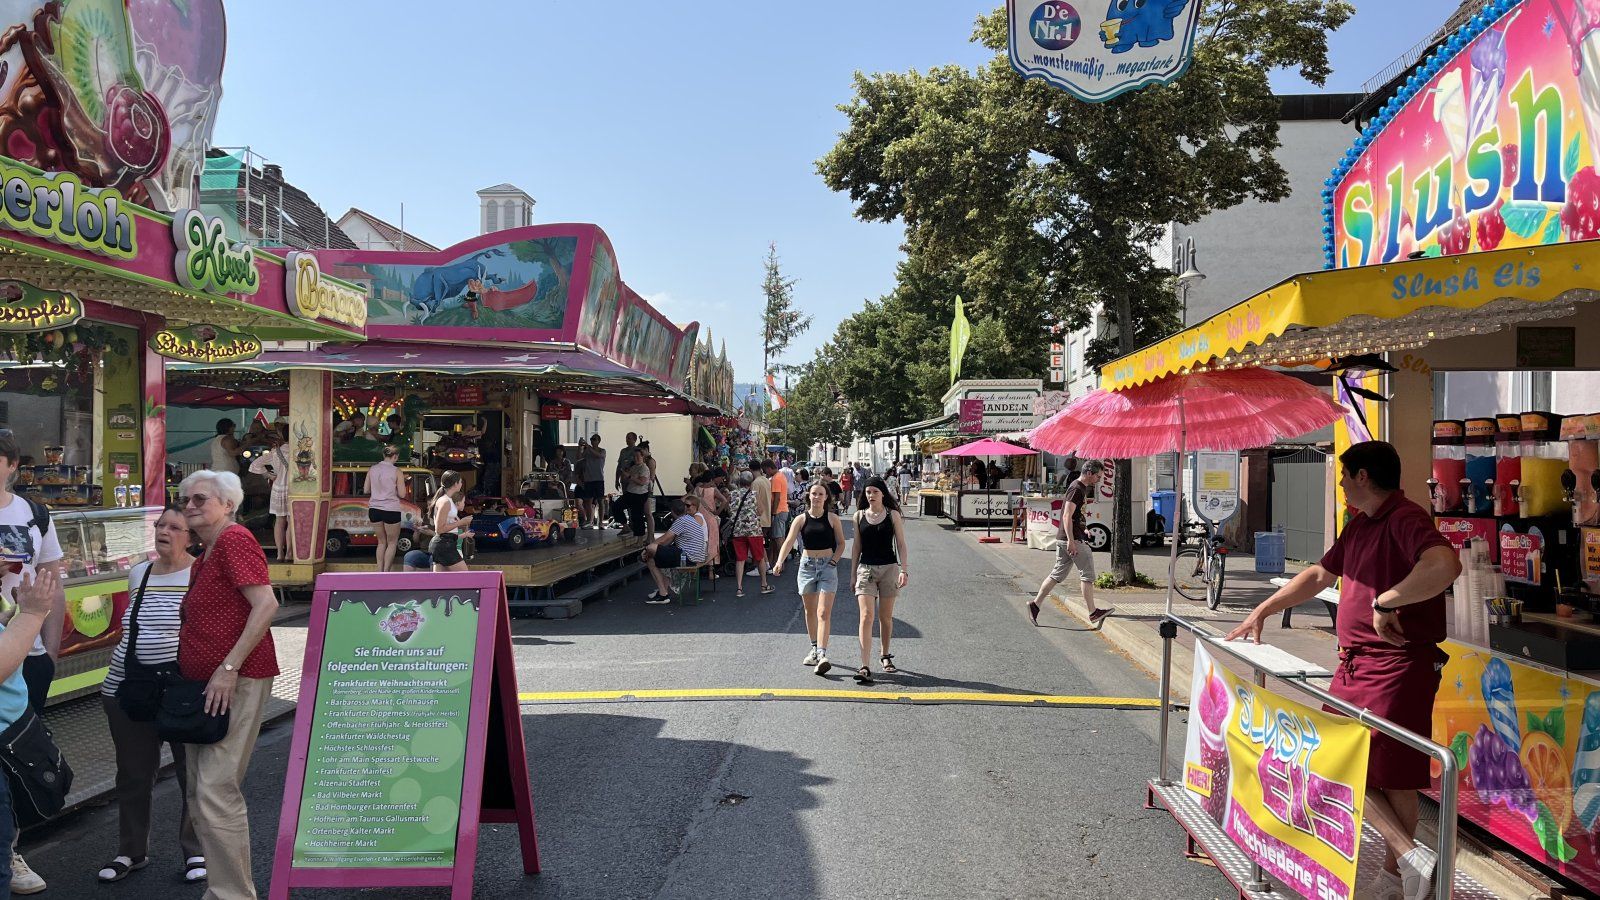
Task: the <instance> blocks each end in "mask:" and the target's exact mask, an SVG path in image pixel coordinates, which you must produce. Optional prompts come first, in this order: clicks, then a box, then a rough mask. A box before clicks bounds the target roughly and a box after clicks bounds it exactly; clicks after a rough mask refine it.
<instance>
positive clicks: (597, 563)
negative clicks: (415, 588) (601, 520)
mask: <svg viewBox="0 0 1600 900" xmlns="http://www.w3.org/2000/svg"><path fill="white" fill-rule="evenodd" d="M647 540H648V539H647V538H645V537H634V536H633V535H632V534H625V533H623V532H621V531H618V530H617V529H615V528H611V527H609V526H608V527H606V528H604V529H602V530H599V531H596V530H594V529H592V528H584V529H581V530H579V531H578V532H577V536H576V537H575V538H574V539H573V540H571V541H560V542H558V543H555V544H547V545H541V546H538V547H528V548H526V549H523V550H499V549H494V548H492V547H482V546H480V547H479V548H478V553H477V555H476V556H474V557H473V558H472V561H471V562H470V563H469V564H468V565H469V566H470V567H471V568H472V569H473V570H475V571H483V570H496V571H499V572H501V573H502V574H503V575H504V577H505V583H506V589H507V591H508V593H509V594H510V597H511V602H510V605H511V610H512V612H513V614H516V613H518V612H524V611H530V609H531V611H533V612H534V613H536V614H537V613H538V611H539V607H542V606H545V605H549V604H553V603H555V602H556V601H557V599H558V598H557V596H556V588H557V586H558V585H560V584H562V583H563V582H568V581H571V580H574V579H577V578H579V577H580V576H600V575H603V574H604V573H602V572H601V571H599V570H602V569H606V568H610V567H613V565H614V564H616V563H619V562H621V561H623V560H624V559H625V558H626V557H627V556H629V555H630V554H636V553H638V552H639V551H640V550H641V549H643V548H644V545H645V544H646V543H647ZM269 570H270V572H271V575H272V583H273V586H274V587H278V588H289V589H301V590H307V589H309V588H310V587H311V585H312V583H313V582H315V581H316V575H317V573H319V572H371V571H372V570H373V560H372V558H371V557H365V558H363V557H361V556H342V557H334V558H332V559H329V560H328V561H327V562H325V563H323V564H321V565H320V566H311V565H304V564H296V565H289V564H281V563H280V564H273V565H271V566H270V567H269ZM578 608H579V609H581V605H580V606H579V607H578ZM573 612H575V610H574V611H573ZM569 615H570V613H569ZM558 617H560V618H565V617H566V616H558Z"/></svg>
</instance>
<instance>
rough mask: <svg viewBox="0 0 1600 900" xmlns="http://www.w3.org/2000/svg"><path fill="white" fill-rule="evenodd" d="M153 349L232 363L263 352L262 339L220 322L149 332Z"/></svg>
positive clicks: (182, 359) (179, 356) (181, 358)
mask: <svg viewBox="0 0 1600 900" xmlns="http://www.w3.org/2000/svg"><path fill="white" fill-rule="evenodd" d="M150 349H151V350H154V351H155V352H156V355H158V356H164V357H166V358H167V359H175V360H178V361H179V362H192V363H231V362H244V361H245V360H247V359H255V358H256V357H258V356H260V355H261V341H259V340H257V339H256V338H254V337H252V336H250V335H248V334H245V333H244V332H242V331H234V330H232V329H228V328H222V327H220V326H217V325H190V326H188V327H186V328H163V329H161V330H160V331H158V332H156V333H155V334H152V335H150Z"/></svg>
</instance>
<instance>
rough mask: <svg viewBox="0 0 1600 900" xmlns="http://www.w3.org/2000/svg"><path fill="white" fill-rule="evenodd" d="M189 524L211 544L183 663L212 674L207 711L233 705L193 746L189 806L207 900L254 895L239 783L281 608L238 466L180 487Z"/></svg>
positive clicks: (196, 586) (199, 568)
mask: <svg viewBox="0 0 1600 900" xmlns="http://www.w3.org/2000/svg"><path fill="white" fill-rule="evenodd" d="M178 502H179V503H180V504H181V505H182V507H183V514H184V518H185V519H186V520H187V521H188V523H189V530H190V531H191V532H193V534H194V536H195V538H196V539H197V540H199V542H200V543H201V544H202V545H203V546H204V548H205V550H204V552H202V553H201V554H200V557H199V558H198V559H196V560H195V563H194V566H193V568H192V569H191V572H190V579H189V593H188V596H187V597H185V598H184V602H183V624H182V626H181V627H180V629H179V631H178V668H179V670H180V671H181V672H182V673H183V677H184V678H187V679H189V680H191V681H201V682H205V685H206V688H205V710H206V712H207V713H209V714H211V715H222V714H224V713H227V714H228V716H229V720H228V733H227V736H225V737H224V738H223V739H222V740H221V741H218V742H217V743H215V744H194V745H190V746H189V748H188V754H187V756H188V758H187V759H186V760H185V768H186V771H187V773H188V776H189V779H188V780H189V790H190V797H189V809H190V813H191V815H192V817H193V819H194V825H195V831H196V833H197V834H198V835H199V837H200V845H201V847H202V848H204V850H205V856H206V862H207V864H208V865H207V869H208V871H207V875H208V876H209V880H210V885H209V888H208V890H207V891H206V898H207V900H212V898H215V900H254V898H255V897H256V888H255V881H254V879H253V878H252V877H251V874H250V819H249V813H248V811H247V810H246V809H245V799H244V792H243V791H242V790H241V789H240V784H241V782H242V781H243V779H244V774H245V770H246V769H248V768H249V765H250V754H251V751H252V750H254V749H255V744H256V736H257V734H258V733H259V732H260V730H261V715H262V712H263V710H264V709H265V707H266V701H267V697H268V696H270V695H271V690H272V679H273V677H274V676H276V675H277V674H278V656H277V650H276V649H275V648H274V646H273V643H272V632H271V628H272V617H273V614H274V613H275V612H277V609H278V601H277V598H276V597H274V596H273V593H272V586H271V582H270V579H269V578H268V577H267V557H266V554H265V553H263V552H261V545H260V544H258V543H257V542H256V539H255V537H254V536H253V535H251V534H250V530H249V529H248V528H245V527H244V526H243V525H240V524H239V523H238V522H236V521H235V520H234V516H235V515H236V514H237V513H238V510H239V505H240V504H241V503H243V502H244V491H243V489H242V488H241V487H240V486H239V476H237V475H235V474H233V473H232V472H217V471H214V470H206V469H202V470H201V471H198V472H195V473H194V474H192V475H190V476H189V477H187V478H185V479H184V480H183V483H182V484H180V485H179V486H178Z"/></svg>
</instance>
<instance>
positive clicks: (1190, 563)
mask: <svg viewBox="0 0 1600 900" xmlns="http://www.w3.org/2000/svg"><path fill="white" fill-rule="evenodd" d="M1191 536H1192V537H1196V538H1198V539H1199V541H1200V545H1199V546H1198V547H1185V548H1183V549H1182V550H1179V551H1178V560H1177V568H1176V569H1174V571H1173V586H1174V587H1175V588H1177V590H1178V593H1179V594H1182V595H1183V596H1184V597H1186V598H1187V599H1190V600H1196V601H1199V600H1204V601H1205V603H1206V607H1207V608H1209V609H1216V608H1217V607H1218V606H1221V605H1222V585H1223V582H1224V581H1225V580H1226V578H1227V573H1228V548H1227V547H1226V546H1224V545H1223V543H1222V539H1221V538H1219V537H1218V536H1217V531H1216V528H1215V527H1213V526H1211V525H1209V524H1206V525H1195V526H1192V530H1191V531H1190V532H1189V533H1188V534H1186V535H1185V537H1186V538H1187V537H1191Z"/></svg>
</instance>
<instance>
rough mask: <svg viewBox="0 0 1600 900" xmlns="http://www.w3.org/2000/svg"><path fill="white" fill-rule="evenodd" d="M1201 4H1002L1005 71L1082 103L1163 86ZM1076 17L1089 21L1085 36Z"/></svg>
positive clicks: (1117, 0) (1182, 65)
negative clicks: (1006, 28) (1006, 51)
mask: <svg viewBox="0 0 1600 900" xmlns="http://www.w3.org/2000/svg"><path fill="white" fill-rule="evenodd" d="M1201 3H1202V0H1071V2H1069V0H1043V2H1040V0H1006V11H1007V13H1008V15H1009V17H1010V33H1011V39H1010V54H1011V68H1013V69H1016V70H1017V74H1019V75H1021V76H1022V77H1024V78H1042V79H1044V80H1045V81H1047V82H1049V83H1050V84H1053V85H1055V86H1056V87H1058V88H1061V89H1062V90H1064V91H1066V92H1067V93H1069V94H1071V95H1072V96H1074V97H1077V98H1078V99H1079V100H1083V101H1086V102H1089V103H1101V102H1104V101H1106V100H1110V99H1111V98H1112V97H1115V96H1117V95H1119V94H1122V93H1125V92H1127V91H1133V90H1138V89H1139V88H1142V87H1146V86H1148V85H1152V84H1165V83H1167V82H1169V81H1172V80H1174V79H1176V78H1177V77H1178V76H1180V75H1182V74H1183V73H1184V70H1185V69H1187V68H1189V60H1190V58H1191V57H1192V56H1193V55H1194V34H1195V26H1196V25H1197V24H1198V23H1199V21H1200V5H1201ZM1102 8H1104V10H1105V12H1104V15H1103V16H1102V15H1096V13H1098V12H1099V11H1100V10H1101V9H1102ZM1079 10H1082V14H1080V12H1079ZM1083 15H1088V16H1089V17H1090V18H1089V20H1088V33H1087V34H1085V33H1084V24H1085V23H1084V19H1083Z"/></svg>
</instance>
